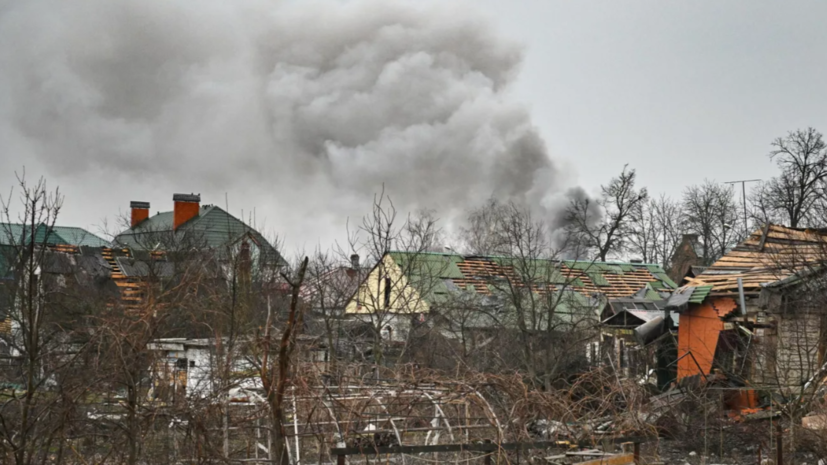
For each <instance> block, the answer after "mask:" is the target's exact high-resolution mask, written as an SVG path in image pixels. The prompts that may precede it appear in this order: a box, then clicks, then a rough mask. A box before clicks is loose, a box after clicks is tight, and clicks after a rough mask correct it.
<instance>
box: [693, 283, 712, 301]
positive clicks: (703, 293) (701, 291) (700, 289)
mask: <svg viewBox="0 0 827 465" xmlns="http://www.w3.org/2000/svg"><path fill="white" fill-rule="evenodd" d="M710 292H712V286H697V287H695V289H694V290H693V291H692V296H691V297H690V298H689V303H692V304H700V303H703V301H704V299H706V297H707V296H708V295H709V293H710Z"/></svg>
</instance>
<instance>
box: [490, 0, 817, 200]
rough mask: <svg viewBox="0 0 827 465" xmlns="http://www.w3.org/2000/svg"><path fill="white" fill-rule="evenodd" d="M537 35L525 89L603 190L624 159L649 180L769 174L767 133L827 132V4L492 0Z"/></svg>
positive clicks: (659, 188) (535, 109)
mask: <svg viewBox="0 0 827 465" xmlns="http://www.w3.org/2000/svg"><path fill="white" fill-rule="evenodd" d="M482 5H484V6H481V8H483V9H485V10H486V11H488V12H490V13H491V14H493V15H494V16H495V17H496V22H497V24H498V26H499V27H501V28H502V30H503V32H504V33H505V34H506V35H508V36H510V37H514V38H516V39H518V40H520V41H521V42H523V43H525V44H527V50H526V53H525V62H524V65H523V68H522V72H521V73H520V75H519V77H518V79H517V83H516V88H515V94H516V97H517V98H518V99H520V100H522V101H524V102H527V103H528V104H529V105H530V109H531V112H532V117H533V120H534V122H535V123H536V124H537V125H538V126H539V127H540V132H541V134H542V135H543V136H544V138H545V139H546V142H547V144H548V146H549V151H550V153H551V155H552V156H554V157H557V158H559V159H564V160H567V161H568V162H569V163H571V164H572V165H573V166H574V167H575V169H576V171H577V173H578V175H579V180H580V182H581V183H582V184H583V185H584V186H586V187H588V188H592V189H593V188H595V187H596V186H598V185H599V184H600V183H601V182H604V181H605V180H606V179H608V178H609V177H611V176H612V175H614V174H615V173H616V172H618V171H619V170H620V169H621V168H622V165H623V164H624V163H629V164H630V165H631V166H632V167H634V168H636V169H637V170H638V172H639V175H640V181H641V183H642V184H644V185H646V186H648V187H649V188H650V191H651V192H654V193H660V192H663V193H666V194H668V195H673V196H678V195H680V193H681V191H682V189H683V187H684V186H685V185H687V184H691V183H698V182H701V181H702V180H703V179H704V178H710V179H714V180H718V181H728V180H736V179H752V178H764V179H766V178H768V177H770V176H772V175H773V174H774V173H775V168H774V166H773V164H772V163H771V162H770V160H769V159H768V158H767V156H766V154H767V153H768V151H769V148H770V147H769V143H770V142H771V141H772V140H773V139H774V138H776V137H778V136H782V135H784V134H786V132H787V131H789V130H793V129H796V128H799V127H806V126H814V127H816V128H818V129H820V130H821V131H827V86H826V85H825V82H824V75H825V72H827V61H825V58H827V28H825V27H824V26H823V19H824V18H825V17H827V2H820V1H788V2H778V1H765V0H749V1H723V2H722V1H666V2H661V1H615V0H608V1H566V0H543V1H516V2H501V1H495V0H485V1H483V2H482Z"/></svg>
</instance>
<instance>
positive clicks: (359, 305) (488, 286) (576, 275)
mask: <svg viewBox="0 0 827 465" xmlns="http://www.w3.org/2000/svg"><path fill="white" fill-rule="evenodd" d="M675 287H677V286H676V285H675V283H674V282H672V280H671V279H669V277H668V276H667V275H666V273H665V272H664V270H663V269H662V268H661V267H660V266H658V265H652V264H643V263H599V262H589V261H560V260H545V259H536V260H520V259H517V258H515V257H498V256H464V255H461V254H456V253H427V252H401V251H391V252H388V253H386V254H384V255H383V256H382V257H381V258H380V259H379V260H378V262H377V264H376V265H375V266H374V268H373V269H372V270H371V271H370V272H369V273H367V275H366V277H365V278H364V280H363V281H362V283H361V285H360V286H359V288H358V289H357V291H356V292H355V293H354V295H353V297H352V298H351V299H350V301H349V302H348V304H347V306H346V308H345V313H346V314H347V315H351V316H352V317H356V318H360V319H363V320H371V321H372V322H373V323H374V324H375V326H376V327H377V330H384V328H385V327H389V328H391V329H390V331H389V332H391V333H393V332H394V329H393V324H394V323H392V322H397V324H398V322H400V321H408V320H411V317H415V319H418V320H420V321H425V320H427V319H428V318H432V319H433V318H435V317H437V316H439V317H440V318H448V319H451V315H452V313H456V309H457V308H458V307H462V308H463V309H468V310H469V311H466V312H464V315H463V317H462V320H463V321H462V324H463V325H464V326H465V327H467V328H472V327H473V328H478V329H481V328H486V327H487V328H494V327H500V328H502V327H511V328H527V330H541V329H542V330H545V329H548V328H552V327H555V328H557V327H559V328H563V327H565V326H567V325H568V326H574V325H576V324H578V323H579V322H581V321H585V320H588V321H591V322H592V323H594V324H597V323H598V322H599V317H600V315H601V312H602V310H603V309H604V307H605V306H606V303H607V302H608V301H609V300H610V299H613V298H620V297H631V296H633V295H635V294H637V293H639V292H640V291H641V290H642V289H646V290H647V291H648V292H649V293H650V294H651V295H652V296H654V298H657V299H658V300H663V297H662V296H661V294H660V293H658V291H662V292H669V291H671V290H672V289H674V288H675ZM517 307H521V308H517ZM528 307H530V308H531V310H530V311H528V310H525V308H528ZM549 310H553V311H549ZM454 319H455V318H454ZM521 320H522V321H521ZM394 337H396V338H403V337H404V334H400V332H399V331H398V330H397V331H396V333H395V334H394Z"/></svg>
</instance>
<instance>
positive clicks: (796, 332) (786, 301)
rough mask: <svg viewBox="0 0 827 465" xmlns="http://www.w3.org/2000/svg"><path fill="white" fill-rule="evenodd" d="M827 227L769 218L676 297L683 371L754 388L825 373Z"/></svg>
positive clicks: (789, 387) (681, 375)
mask: <svg viewBox="0 0 827 465" xmlns="http://www.w3.org/2000/svg"><path fill="white" fill-rule="evenodd" d="M825 259H827V230H817V229H798V228H788V227H784V226H779V225H774V224H769V225H767V226H765V227H764V228H763V229H761V230H758V231H755V232H754V233H752V234H751V235H750V236H749V237H748V238H747V239H746V240H745V241H744V242H742V243H741V244H739V245H738V246H737V247H735V248H734V249H732V250H731V251H730V252H729V253H727V254H726V255H724V256H723V257H722V258H721V259H719V260H718V261H716V262H715V263H713V264H712V265H711V266H710V267H708V268H707V269H705V270H704V271H703V272H702V273H700V274H699V275H698V276H695V277H694V278H690V279H689V280H688V284H687V285H686V286H684V287H682V288H680V289H678V290H677V291H675V293H674V294H673V295H672V297H671V298H670V300H669V304H668V307H669V308H670V309H673V310H675V311H677V312H679V313H680V327H679V329H678V351H677V357H678V358H677V375H678V381H679V382H682V383H698V382H704V381H705V380H707V378H708V377H709V376H710V375H711V374H717V375H722V376H725V377H726V378H728V379H729V380H730V382H731V383H733V384H735V385H737V386H743V387H744V388H745V390H744V391H743V394H742V395H741V397H742V398H743V399H742V400H743V402H742V405H747V406H754V405H752V404H754V402H755V396H754V395H753V391H752V390H753V389H762V388H765V389H772V390H776V391H780V392H782V393H784V392H786V393H790V392H795V391H797V390H800V389H803V388H804V387H805V386H808V385H812V383H813V381H814V380H818V379H820V378H821V377H823V375H824V374H825V371H824V364H825V351H827V340H826V339H825V330H827V325H825V322H826V318H825V317H827V292H825V290H827V288H826V287H825V281H824V279H825V276H824V273H823V270H824V264H825V263H826V262H825Z"/></svg>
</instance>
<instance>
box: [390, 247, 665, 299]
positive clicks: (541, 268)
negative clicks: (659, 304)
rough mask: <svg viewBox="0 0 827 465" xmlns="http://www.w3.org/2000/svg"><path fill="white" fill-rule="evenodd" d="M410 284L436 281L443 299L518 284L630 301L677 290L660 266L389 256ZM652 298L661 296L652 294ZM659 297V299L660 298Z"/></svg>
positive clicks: (443, 255)
mask: <svg viewBox="0 0 827 465" xmlns="http://www.w3.org/2000/svg"><path fill="white" fill-rule="evenodd" d="M390 255H391V257H392V258H393V259H394V261H395V262H396V264H397V265H398V266H399V267H400V269H401V270H402V272H403V273H405V274H406V275H407V276H408V278H409V279H410V280H411V281H414V282H416V281H421V280H422V279H423V277H424V278H436V279H438V281H439V283H438V285H437V286H432V287H433V290H431V292H430V293H431V294H434V295H432V296H430V297H431V298H432V299H433V300H439V298H440V295H441V294H446V295H447V293H448V292H449V290H450V289H451V288H453V289H461V290H469V291H474V292H475V293H477V294H480V295H483V296H485V295H492V294H494V293H496V291H497V289H498V288H502V287H503V286H514V287H518V288H527V287H528V286H531V288H532V289H533V290H534V291H536V292H540V293H542V292H548V291H549V290H555V289H556V290H563V289H565V290H571V291H573V292H576V293H578V294H580V295H582V296H584V297H592V296H594V295H602V296H604V297H606V298H617V297H630V296H633V295H635V294H636V293H638V292H639V291H641V289H644V288H646V289H647V290H648V291H661V292H670V291H671V290H673V289H675V288H676V287H677V286H676V285H675V283H674V282H672V280H671V279H669V277H668V276H666V273H665V271H664V270H663V268H661V267H660V266H659V265H652V264H643V263H602V262H592V261H577V260H566V261H559V260H547V259H534V260H523V259H518V258H512V257H499V256H463V255H459V254H453V253H413V252H390ZM652 295H653V296H656V295H657V292H652ZM658 298H660V297H659V296H658Z"/></svg>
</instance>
